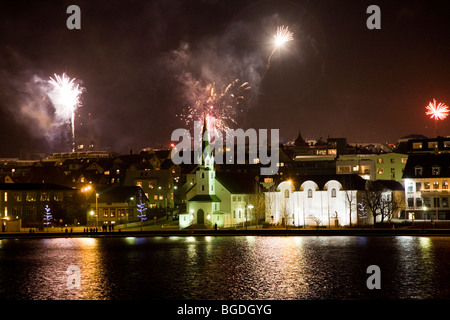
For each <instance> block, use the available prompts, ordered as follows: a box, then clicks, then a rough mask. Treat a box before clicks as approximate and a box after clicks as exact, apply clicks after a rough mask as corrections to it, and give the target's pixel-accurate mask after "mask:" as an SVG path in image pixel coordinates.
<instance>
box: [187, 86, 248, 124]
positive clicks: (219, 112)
mask: <svg viewBox="0 0 450 320" xmlns="http://www.w3.org/2000/svg"><path fill="white" fill-rule="evenodd" d="M250 89H251V87H250V86H249V84H248V82H243V83H241V82H240V80H239V79H236V80H234V81H233V82H231V83H229V84H228V85H226V86H224V87H222V89H221V90H220V91H217V89H216V84H215V83H212V84H210V85H208V86H207V87H206V88H205V90H204V92H203V93H201V94H199V97H197V100H196V101H195V103H193V104H192V105H191V106H189V107H187V108H185V109H184V110H183V112H182V113H181V114H180V115H178V116H179V117H180V118H181V119H182V120H183V121H184V122H185V123H186V125H189V124H191V123H193V122H194V121H201V120H202V119H203V117H204V116H205V115H206V118H207V123H208V127H209V128H208V130H212V131H215V130H220V131H226V130H228V129H229V128H230V127H232V126H234V125H236V124H237V120H236V118H237V116H238V115H239V114H240V113H242V112H243V111H244V109H245V96H246V92H247V91H248V90H250Z"/></svg>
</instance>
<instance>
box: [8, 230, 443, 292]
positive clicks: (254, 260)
mask: <svg viewBox="0 0 450 320" xmlns="http://www.w3.org/2000/svg"><path fill="white" fill-rule="evenodd" d="M71 265H76V266H78V267H79V268H80V273H79V275H80V278H79V279H80V285H81V288H80V289H77V288H70V287H68V278H69V275H68V274H67V273H66V270H67V268H68V267H69V266H71ZM370 265H377V266H379V267H380V270H381V289H379V290H376V289H374V290H369V289H368V288H367V286H366V280H367V278H368V277H369V276H370V274H367V273H366V271H367V267H368V266H370ZM372 298H383V299H448V298H450V238H446V237H410V236H396V237H390V236H387V237H382V236H379V237H377V236H376V237H360V236H337V237H333V236H325V237H315V236H306V237H302V236H299V237H291V236H289V237H264V236H249V237H246V236H223V237H220V236H218V237H203V236H202V237H136V238H125V237H124V238H58V239H16V240H12V239H11V240H1V241H0V299H20V300H23V299H26V300H34V299H40V300H42V299H57V300H72V299H89V300H99V299H100V300H103V299H106V300H109V299H120V300H128V299H189V300H190V299H207V300H209V299H234V300H239V299H246V300H252V299H263V300H270V299H276V300H293V299H295V300H297V299H302V300H305V299H306V300H316V299H372Z"/></svg>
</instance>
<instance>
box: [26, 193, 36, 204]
mask: <svg viewBox="0 0 450 320" xmlns="http://www.w3.org/2000/svg"><path fill="white" fill-rule="evenodd" d="M26 201H29V202H32V201H36V192H27V197H26Z"/></svg>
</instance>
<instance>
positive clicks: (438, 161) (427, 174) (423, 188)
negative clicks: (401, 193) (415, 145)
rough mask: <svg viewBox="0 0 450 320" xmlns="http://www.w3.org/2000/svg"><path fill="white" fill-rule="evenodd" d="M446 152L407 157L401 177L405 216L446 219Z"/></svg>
mask: <svg viewBox="0 0 450 320" xmlns="http://www.w3.org/2000/svg"><path fill="white" fill-rule="evenodd" d="M449 164H450V154H448V153H444V154H414V155H410V156H409V157H408V162H407V164H406V167H405V172H404V174H403V178H404V181H405V199H406V212H407V215H406V216H405V217H404V218H406V219H409V220H413V219H424V220H430V219H433V220H449V219H450V201H449V198H450V191H449V186H448V185H449V182H450V167H449Z"/></svg>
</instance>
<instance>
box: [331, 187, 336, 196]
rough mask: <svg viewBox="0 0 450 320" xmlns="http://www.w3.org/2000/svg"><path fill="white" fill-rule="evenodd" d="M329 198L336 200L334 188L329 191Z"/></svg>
mask: <svg viewBox="0 0 450 320" xmlns="http://www.w3.org/2000/svg"><path fill="white" fill-rule="evenodd" d="M331 197H332V198H336V189H335V188H333V189H331Z"/></svg>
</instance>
